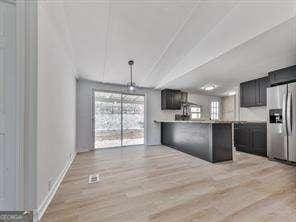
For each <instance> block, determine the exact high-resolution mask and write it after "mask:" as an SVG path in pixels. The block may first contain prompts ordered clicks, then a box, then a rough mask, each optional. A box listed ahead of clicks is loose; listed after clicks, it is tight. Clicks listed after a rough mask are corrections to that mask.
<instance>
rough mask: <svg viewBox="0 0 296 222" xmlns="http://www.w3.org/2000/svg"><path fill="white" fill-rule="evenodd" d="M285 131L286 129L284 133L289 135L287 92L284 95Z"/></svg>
mask: <svg viewBox="0 0 296 222" xmlns="http://www.w3.org/2000/svg"><path fill="white" fill-rule="evenodd" d="M283 131H284V135H285V136H288V130H287V94H286V93H285V94H284V96H283Z"/></svg>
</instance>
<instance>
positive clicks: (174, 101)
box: [161, 89, 182, 110]
mask: <svg viewBox="0 0 296 222" xmlns="http://www.w3.org/2000/svg"><path fill="white" fill-rule="evenodd" d="M181 100H182V93H181V91H180V90H174V89H164V90H162V91H161V109H162V110H180V109H181Z"/></svg>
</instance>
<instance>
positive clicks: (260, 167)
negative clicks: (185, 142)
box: [42, 146, 296, 222]
mask: <svg viewBox="0 0 296 222" xmlns="http://www.w3.org/2000/svg"><path fill="white" fill-rule="evenodd" d="M96 173H99V174H100V176H101V181H100V182H99V183H96V184H91V185H89V184H88V175H89V174H96ZM48 221H52V222H56V221H63V222H76V221H81V222H92V221H93V222H100V221H103V222H117V221H118V222H127V221H128V222H133V221H135V222H145V221H153V222H156V221H158V222H177V221H178V222H179V221H180V222H187V221H191V222H193V221H198V222H201V221H211V222H212V221H223V222H232V221H233V222H256V221H260V222H263V221H264V222H266V221H275V222H295V221H296V167H295V166H288V165H284V164H281V163H277V162H273V161H269V160H268V159H266V158H263V157H259V156H254V155H249V154H245V153H240V152H236V153H235V156H234V161H233V162H227V163H219V164H212V163H208V162H206V161H203V160H201V159H198V158H196V157H192V156H190V155H187V154H184V153H181V152H179V151H176V150H174V149H171V148H167V147H164V146H151V147H146V148H145V147H144V146H139V147H129V148H117V149H109V150H107V149H104V150H99V151H95V152H89V153H83V154H78V155H77V157H76V159H75V161H74V163H73V164H72V166H71V168H70V170H69V172H68V173H67V175H66V177H65V178H64V181H63V183H62V185H61V186H60V188H59V190H58V192H57V194H56V196H55V197H54V200H53V201H52V203H51V204H50V206H49V208H48V209H47V211H46V213H45V215H44V217H43V219H42V222H48Z"/></svg>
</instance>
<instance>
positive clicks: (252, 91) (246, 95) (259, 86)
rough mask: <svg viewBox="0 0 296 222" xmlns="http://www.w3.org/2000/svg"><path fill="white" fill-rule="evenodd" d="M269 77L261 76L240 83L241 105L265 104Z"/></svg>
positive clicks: (254, 105)
mask: <svg viewBox="0 0 296 222" xmlns="http://www.w3.org/2000/svg"><path fill="white" fill-rule="evenodd" d="M268 86H269V78H268V77H263V78H260V79H255V80H251V81H247V82H243V83H241V84H240V101H241V104H240V105H241V107H256V106H266V91H267V87H268Z"/></svg>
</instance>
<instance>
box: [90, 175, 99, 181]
mask: <svg viewBox="0 0 296 222" xmlns="http://www.w3.org/2000/svg"><path fill="white" fill-rule="evenodd" d="M99 180H100V178H99V174H94V175H89V178H88V183H97V182H99Z"/></svg>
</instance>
